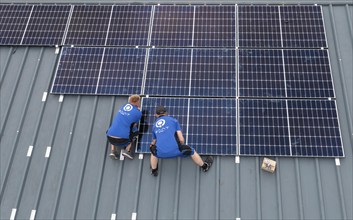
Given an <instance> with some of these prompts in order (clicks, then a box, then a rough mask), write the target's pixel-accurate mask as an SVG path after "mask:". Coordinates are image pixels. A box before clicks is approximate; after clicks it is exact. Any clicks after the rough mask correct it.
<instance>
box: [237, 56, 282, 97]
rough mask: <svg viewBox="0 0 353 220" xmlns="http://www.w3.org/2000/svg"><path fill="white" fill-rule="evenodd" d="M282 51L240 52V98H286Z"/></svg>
mask: <svg viewBox="0 0 353 220" xmlns="http://www.w3.org/2000/svg"><path fill="white" fill-rule="evenodd" d="M284 80H285V79H284V72H283V55H282V51H281V50H259V49H257V50H255V49H254V50H239V96H240V97H285V96H286V91H285V81H284Z"/></svg>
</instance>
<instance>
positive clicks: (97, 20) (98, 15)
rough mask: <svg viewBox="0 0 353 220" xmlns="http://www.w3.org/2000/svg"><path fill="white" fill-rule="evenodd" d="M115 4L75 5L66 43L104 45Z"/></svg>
mask: <svg viewBox="0 0 353 220" xmlns="http://www.w3.org/2000/svg"><path fill="white" fill-rule="evenodd" d="M112 7H113V6H109V5H75V6H74V10H73V13H72V16H71V19H70V24H69V29H68V32H67V35H66V39H65V45H77V46H80V45H81V46H88V45H91V46H104V45H105V42H106V38H107V34H108V26H109V20H110V17H111V11H112Z"/></svg>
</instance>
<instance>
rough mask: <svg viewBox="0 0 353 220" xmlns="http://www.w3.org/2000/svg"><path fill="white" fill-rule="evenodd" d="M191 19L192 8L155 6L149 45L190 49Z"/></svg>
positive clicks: (192, 16) (192, 14)
mask: <svg viewBox="0 0 353 220" xmlns="http://www.w3.org/2000/svg"><path fill="white" fill-rule="evenodd" d="M193 19H194V7H193V6H181V5H178V6H172V5H170V6H166V5H164V6H156V7H155V12H154V19H153V25H152V35H151V44H150V45H151V46H162V47H191V46H192V32H193Z"/></svg>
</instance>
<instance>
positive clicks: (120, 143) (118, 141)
mask: <svg viewBox="0 0 353 220" xmlns="http://www.w3.org/2000/svg"><path fill="white" fill-rule="evenodd" d="M107 138H108V141H109V143H111V144H112V145H114V146H117V147H126V146H127V145H129V144H130V143H131V140H130V139H126V138H116V137H110V136H108V135H107Z"/></svg>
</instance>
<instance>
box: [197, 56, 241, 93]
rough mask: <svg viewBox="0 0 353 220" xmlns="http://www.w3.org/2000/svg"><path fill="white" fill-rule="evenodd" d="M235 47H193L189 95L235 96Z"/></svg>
mask: <svg viewBox="0 0 353 220" xmlns="http://www.w3.org/2000/svg"><path fill="white" fill-rule="evenodd" d="M235 53H236V51H235V49H193V54H192V73H191V91H190V95H191V96H210V97H224V96H236V58H235Z"/></svg>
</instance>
